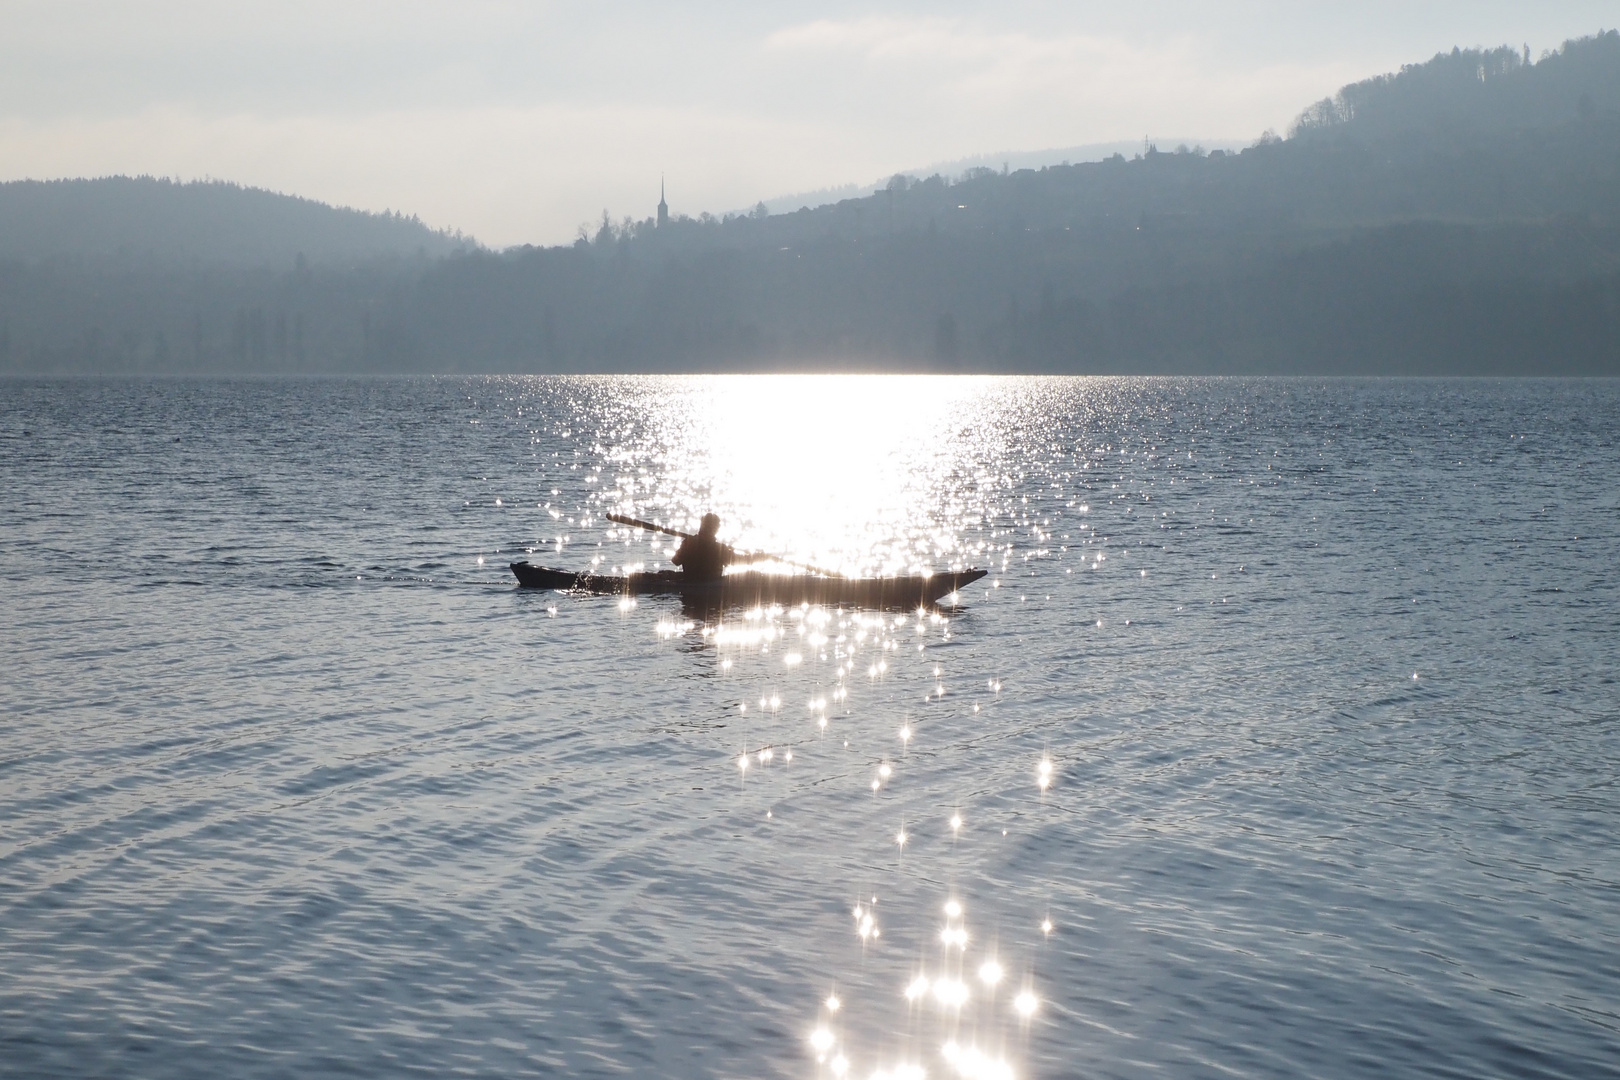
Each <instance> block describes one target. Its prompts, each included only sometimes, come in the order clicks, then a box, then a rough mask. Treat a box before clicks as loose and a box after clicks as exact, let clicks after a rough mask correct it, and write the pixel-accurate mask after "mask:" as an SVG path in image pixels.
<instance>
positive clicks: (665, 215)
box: [658, 173, 669, 228]
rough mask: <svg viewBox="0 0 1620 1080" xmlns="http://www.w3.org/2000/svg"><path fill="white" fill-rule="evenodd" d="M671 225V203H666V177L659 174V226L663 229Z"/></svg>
mask: <svg viewBox="0 0 1620 1080" xmlns="http://www.w3.org/2000/svg"><path fill="white" fill-rule="evenodd" d="M668 224H669V203H667V202H665V201H664V175H663V174H662V173H659V174H658V225H659V227H660V228H662V227H663V226H665V225H668Z"/></svg>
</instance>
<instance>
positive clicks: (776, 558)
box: [602, 514, 844, 578]
mask: <svg viewBox="0 0 1620 1080" xmlns="http://www.w3.org/2000/svg"><path fill="white" fill-rule="evenodd" d="M602 516H603V517H605V518H607V519H608V520H609V521H615V522H618V523H619V524H620V525H633V526H635V527H636V528H638V529H648V530H650V531H652V532H658V533H663V534H664V535H665V536H678V537H680V538H681V539H682V540H690V539H692V534H691V533H683V532H681V531H680V530H679V529H671V528H668V527H666V526H663V525H654V524H653V523H652V522H650V521H642V520H641V519H639V518H633V517H625V516H624V515H623V514H603V515H602ZM734 554H736V555H737V556H738V557H739V558H741V559H742V560H743V561H745V562H756V561H758V560H760V559H770V560H772V561H773V562H779V563H786V564H787V565H789V566H798V567H801V568H803V569H805V570H809V571H811V572H812V573H817V574H823V575H825V576H827V577H836V578H841V577H843V576H844V575H843V574H840V573H839V572H838V571H836V570H824V569H822V568H821V567H819V566H815V565H813V564H811V563H807V562H795V561H794V560H792V559H784V558H782V556H780V555H772V554H771V553H770V552H768V551H737V552H734Z"/></svg>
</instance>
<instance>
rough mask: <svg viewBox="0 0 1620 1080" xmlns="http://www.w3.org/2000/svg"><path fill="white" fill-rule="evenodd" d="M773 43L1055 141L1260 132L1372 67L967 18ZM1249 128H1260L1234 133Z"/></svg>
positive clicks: (871, 25) (810, 28) (1192, 41)
mask: <svg viewBox="0 0 1620 1080" xmlns="http://www.w3.org/2000/svg"><path fill="white" fill-rule="evenodd" d="M765 44H766V48H767V49H769V50H771V51H773V52H775V53H778V54H781V55H784V56H794V57H798V58H801V59H812V58H813V59H814V61H816V62H820V63H830V64H838V63H840V62H844V63H852V64H853V65H854V70H852V71H848V72H846V76H848V77H853V78H858V79H861V80H863V81H866V82H869V83H883V84H887V85H888V86H889V87H890V91H889V92H890V93H891V94H898V95H904V96H913V95H915V96H917V97H920V98H927V99H931V100H933V101H936V102H939V103H940V107H939V109H938V110H936V111H937V112H938V114H939V116H940V119H941V120H946V119H948V120H949V121H950V122H951V123H955V124H958V125H961V124H963V123H964V122H966V123H975V122H976V121H978V120H980V119H981V118H982V119H990V118H999V119H1000V120H1001V121H1002V122H1003V123H1004V124H1006V125H1007V126H1008V127H1009V128H1010V129H1011V130H1012V131H1013V132H1017V133H1019V134H1022V135H1023V136H1025V137H1026V138H1034V139H1037V140H1040V139H1045V140H1047V141H1048V142H1051V141H1053V140H1056V141H1059V142H1061V141H1065V140H1067V141H1070V142H1076V141H1082V140H1084V139H1103V138H1119V137H1122V136H1125V135H1129V134H1131V133H1133V132H1143V131H1151V130H1153V129H1155V128H1156V129H1157V130H1160V131H1163V130H1167V129H1174V130H1177V131H1188V130H1199V131H1205V132H1206V133H1208V134H1211V135H1222V136H1233V135H1243V134H1258V133H1259V130H1260V127H1263V126H1265V125H1264V124H1262V125H1259V126H1255V120H1256V119H1260V118H1264V119H1265V120H1266V122H1267V123H1270V124H1275V123H1277V122H1279V121H1281V120H1283V119H1286V117H1287V116H1289V115H1292V112H1293V111H1295V110H1297V109H1299V108H1301V107H1302V106H1303V105H1304V104H1305V103H1306V102H1308V101H1311V100H1315V99H1316V98H1319V97H1321V96H1322V95H1323V94H1325V93H1327V92H1329V91H1330V90H1332V89H1334V88H1336V87H1338V86H1339V85H1341V84H1342V83H1344V82H1347V81H1350V80H1351V79H1353V78H1357V77H1360V76H1361V75H1363V74H1364V72H1362V71H1361V69H1360V68H1358V67H1355V66H1353V65H1350V64H1347V63H1343V62H1328V63H1321V64H1287V63H1284V64H1262V65H1258V66H1249V67H1246V68H1244V69H1242V70H1238V71H1234V70H1232V65H1231V64H1230V63H1229V62H1225V60H1224V58H1223V57H1221V56H1219V55H1218V54H1216V53H1215V52H1214V51H1213V50H1212V49H1211V48H1210V47H1209V46H1208V45H1207V44H1206V43H1205V42H1203V41H1202V40H1201V39H1198V38H1195V37H1192V36H1189V35H1183V36H1174V37H1167V38H1162V39H1158V40H1155V41H1153V42H1152V43H1151V44H1145V45H1144V44H1134V43H1132V42H1131V41H1128V40H1126V39H1125V38H1123V37H1119V36H1103V35H1092V34H1079V33H1054V34H1044V35H1038V34H1034V33H1029V32H1024V31H1017V30H1006V29H996V28H993V27H990V26H987V25H985V24H983V23H979V22H975V21H972V20H967V19H942V18H914V19H898V18H879V17H872V18H861V19H852V20H846V21H838V20H830V19H819V20H815V21H812V22H806V23H801V24H799V25H795V26H791V27H786V28H783V29H781V30H778V31H776V32H775V33H773V34H771V35H770V37H769V38H768V39H767V41H766V43H765ZM975 126H976V125H975ZM1245 127H1254V131H1252V132H1248V131H1243V130H1234V129H1241V128H1245ZM975 134H978V133H977V132H975ZM1003 141H1004V142H1005V140H1003Z"/></svg>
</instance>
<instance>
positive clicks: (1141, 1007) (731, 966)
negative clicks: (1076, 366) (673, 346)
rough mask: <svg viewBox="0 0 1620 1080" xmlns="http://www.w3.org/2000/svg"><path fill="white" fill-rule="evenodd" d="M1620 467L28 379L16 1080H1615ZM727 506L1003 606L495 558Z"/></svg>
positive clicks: (1289, 391)
mask: <svg viewBox="0 0 1620 1080" xmlns="http://www.w3.org/2000/svg"><path fill="white" fill-rule="evenodd" d="M1617 432H1620V383H1616V382H1613V381H1596V382H1593V381H1570V382H1536V381H1511V382H1510V381H1305V380H1269V381H1268V380H1196V379H1164V380H1131V379H1072V380H1042V379H968V378H964V379H948V378H945V379H935V378H923V377H896V378H866V377H838V376H829V377H803V378H799V377H755V378H749V377H738V378H623V379H616V378H600V379H591V378H443V379H418V380H405V379H401V380H372V381H291V380H289V381H274V380H265V381H235V382H232V381H179V380H176V381H138V380H108V381H92V380H83V381H41V382H25V381H10V382H3V383H0V491H3V492H4V500H3V504H0V575H3V578H4V588H5V599H4V603H3V605H0V610H3V612H4V614H3V616H0V648H3V650H4V653H5V659H4V661H3V665H0V666H3V670H4V676H3V679H0V1075H4V1076H7V1077H47V1076H63V1077H87V1076H142V1077H199V1078H201V1077H210V1078H212V1077H220V1076H229V1077H234V1078H256V1077H300V1078H307V1077H327V1076H360V1077H396V1076H433V1077H444V1076H470V1077H518V1076H541V1075H546V1076H549V1075H576V1076H618V1075H634V1076H664V1077H739V1078H741V1077H805V1078H811V1077H817V1078H819V1077H827V1078H836V1077H839V1076H841V1075H848V1076H850V1077H859V1078H862V1080H865V1078H868V1077H872V1076H874V1075H877V1076H884V1077H889V1078H892V1080H902V1078H915V1077H920V1076H923V1075H926V1076H929V1077H936V1078H942V1077H954V1076H982V1077H1007V1076H1011V1077H1018V1078H1026V1077H1028V1078H1039V1077H1177V1078H1181V1077H1210V1078H1215V1077H1221V1078H1230V1077H1277V1078H1282V1077H1301V1076H1311V1077H1334V1078H1337V1077H1369V1078H1370V1077H1386V1076H1445V1077H1453V1076H1454V1077H1520V1076H1523V1077H1583V1078H1590V1077H1603V1076H1620V786H1617V784H1620V687H1617V685H1616V682H1615V678H1616V673H1617V671H1620V595H1617V588H1616V581H1617V572H1616V564H1617V562H1620V529H1617V525H1620V451H1617V449H1616V446H1615V441H1614V440H1615V435H1616V433H1617ZM711 508H712V509H713V510H715V511H717V512H718V513H719V514H721V516H722V517H723V519H724V521H725V524H724V525H723V527H722V538H723V539H728V540H731V541H733V542H735V543H737V544H738V546H741V547H746V548H758V549H766V550H772V551H780V552H783V553H785V554H786V555H788V556H790V557H793V558H796V559H800V560H808V561H811V562H816V563H820V564H829V563H830V564H836V565H837V566H839V567H842V568H844V569H845V570H847V571H851V572H854V571H869V572H878V571H893V570H905V569H909V568H914V567H935V568H946V567H950V566H956V565H977V566H982V567H988V568H990V569H991V570H992V574H991V576H990V577H987V578H985V579H984V581H982V582H980V583H979V584H978V585H976V586H974V587H973V588H971V589H970V590H968V591H966V592H964V593H963V594H962V595H961V596H960V597H959V598H958V599H959V603H958V604H957V605H956V606H955V607H953V608H952V609H949V610H946V611H944V612H943V613H939V612H934V613H928V612H925V613H922V614H921V615H919V614H918V613H915V612H913V613H887V614H881V613H871V612H848V611H845V612H838V611H818V610H810V611H804V610H794V611H781V610H776V611H763V612H751V613H744V612H734V613H730V614H728V615H727V616H726V617H725V618H724V619H723V620H719V621H715V620H710V619H705V618H704V617H703V616H702V615H701V614H699V613H689V612H684V611H683V610H682V608H681V605H680V603H679V601H678V600H674V599H667V600H666V599H656V598H643V599H642V600H641V601H640V602H639V603H638V604H636V605H634V606H631V605H628V604H621V603H619V602H618V601H616V600H615V599H614V598H612V597H576V596H567V595H561V594H557V593H549V592H546V593H542V592H528V591H522V590H519V589H517V588H516V587H515V585H514V581H513V579H512V578H511V575H510V574H509V573H508V571H507V569H506V564H507V563H508V562H509V561H512V560H513V559H520V558H528V559H531V560H533V561H536V562H544V563H547V564H549V565H556V566H564V567H573V568H585V567H588V566H591V565H593V561H594V565H596V566H597V567H598V568H599V569H604V570H611V568H613V567H616V566H625V565H633V564H637V563H640V564H646V565H648V566H651V565H652V564H655V563H659V562H664V563H665V564H667V558H668V555H667V552H668V548H667V547H666V546H665V544H666V542H665V538H661V537H652V536H650V535H649V534H646V533H629V532H626V531H621V530H620V529H618V528H617V527H616V526H613V525H612V524H611V523H608V522H606V521H604V520H602V515H603V514H604V513H605V512H607V511H609V510H626V511H631V512H635V513H637V514H639V515H640V516H642V517H657V518H659V519H660V520H662V521H672V522H674V523H676V524H678V525H681V526H683V527H689V526H690V525H692V524H695V520H696V517H697V515H698V514H700V513H701V512H702V511H703V510H705V509H711ZM1043 762H1044V763H1046V764H1044V765H1043ZM744 763H746V765H747V767H746V768H744V767H742V766H743V764H744ZM948 905H949V906H948ZM835 1002H836V1007H834V1003H835Z"/></svg>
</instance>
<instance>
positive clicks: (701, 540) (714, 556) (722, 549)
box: [669, 514, 740, 581]
mask: <svg viewBox="0 0 1620 1080" xmlns="http://www.w3.org/2000/svg"><path fill="white" fill-rule="evenodd" d="M719 531H720V517H719V515H718V514H704V515H703V522H702V524H700V525H699V526H698V531H697V535H696V536H688V537H687V538H686V539H685V540H682V541H681V546H680V547H678V548H676V549H675V554H674V556H673V557H671V558H670V560H669V561H670V562H672V563H674V564H675V565H676V566H678V567H680V568H681V574H682V576H683V577H687V578H691V579H692V580H693V581H718V580H719V579H720V575H721V574H723V573H724V572H725V569H726V567H727V566H729V565H731V564H732V563H734V562H738V561H740V560H739V559H738V558H737V553H736V552H735V551H733V550H732V549H731V548H730V547H729V546H727V545H725V544H722V543H721V542H720V541H718V540H716V539H715V538H714V534H715V533H717V532H719Z"/></svg>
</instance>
